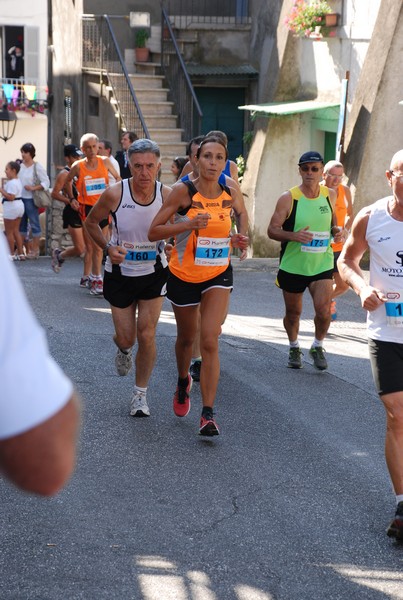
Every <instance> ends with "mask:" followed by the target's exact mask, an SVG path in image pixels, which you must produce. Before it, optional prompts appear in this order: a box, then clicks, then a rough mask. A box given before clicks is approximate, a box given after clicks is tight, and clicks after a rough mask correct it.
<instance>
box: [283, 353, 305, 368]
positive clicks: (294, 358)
mask: <svg viewBox="0 0 403 600" xmlns="http://www.w3.org/2000/svg"><path fill="white" fill-rule="evenodd" d="M301 356H303V352H302V350H301V348H290V352H289V354H288V365H287V367H289V368H290V369H302V360H301Z"/></svg>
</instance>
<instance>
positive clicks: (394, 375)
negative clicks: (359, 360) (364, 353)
mask: <svg viewBox="0 0 403 600" xmlns="http://www.w3.org/2000/svg"><path fill="white" fill-rule="evenodd" d="M368 348H369V359H370V362H371V369H372V376H373V378H374V383H375V387H376V391H377V392H378V394H380V395H381V396H382V395H384V394H392V393H393V392H402V391H403V344H398V343H396V342H383V341H382V340H372V339H371V338H369V339H368Z"/></svg>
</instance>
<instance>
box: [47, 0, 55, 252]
mask: <svg viewBox="0 0 403 600" xmlns="http://www.w3.org/2000/svg"><path fill="white" fill-rule="evenodd" d="M52 32H53V27H52V0H48V34H47V46H46V51H47V61H48V74H47V84H48V98H47V100H48V108H47V113H48V114H47V117H48V124H47V157H46V171H47V173H48V175H49V179H51V175H52V174H51V164H52V161H51V156H52V119H51V114H52V102H51V98H52V94H51V90H52V89H53V33H52ZM50 184H51V185H52V180H51V181H50ZM51 224H52V206H50V207H49V208H48V209H47V210H46V231H45V236H46V237H45V254H46V255H49V254H50V252H49V236H50V232H51Z"/></svg>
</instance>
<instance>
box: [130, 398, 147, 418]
mask: <svg viewBox="0 0 403 600" xmlns="http://www.w3.org/2000/svg"><path fill="white" fill-rule="evenodd" d="M130 415H131V416H132V417H149V416H150V409H149V408H148V404H147V399H146V395H145V394H142V393H141V392H134V395H133V398H132V400H131V402H130Z"/></svg>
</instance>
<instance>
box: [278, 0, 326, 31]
mask: <svg viewBox="0 0 403 600" xmlns="http://www.w3.org/2000/svg"><path fill="white" fill-rule="evenodd" d="M331 12H332V9H331V8H330V6H329V4H328V3H327V2H326V0H311V1H309V0H308V1H307V0H294V5H293V7H292V9H291V12H290V14H289V15H288V16H287V17H286V19H285V25H286V27H287V29H289V30H290V31H292V32H293V33H295V34H296V35H298V36H300V37H309V36H310V35H311V34H312V33H314V32H315V27H321V26H323V25H325V15H326V14H328V13H331Z"/></svg>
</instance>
